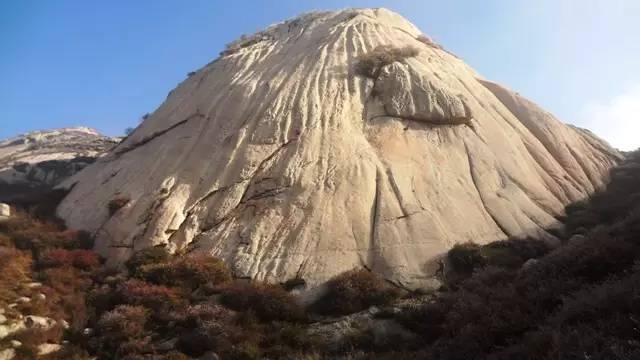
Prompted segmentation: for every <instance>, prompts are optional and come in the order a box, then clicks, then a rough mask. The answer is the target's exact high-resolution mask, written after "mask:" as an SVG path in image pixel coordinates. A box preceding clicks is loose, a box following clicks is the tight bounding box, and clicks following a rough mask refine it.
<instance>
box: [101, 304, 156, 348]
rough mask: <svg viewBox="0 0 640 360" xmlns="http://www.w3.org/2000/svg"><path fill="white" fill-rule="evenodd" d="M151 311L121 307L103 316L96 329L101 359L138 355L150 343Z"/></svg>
mask: <svg viewBox="0 0 640 360" xmlns="http://www.w3.org/2000/svg"><path fill="white" fill-rule="evenodd" d="M148 318H149V310H147V309H146V308H145V307H143V306H129V305H121V306H118V307H117V308H115V309H114V310H112V311H109V312H107V313H105V314H104V315H102V316H101V317H100V319H99V320H98V324H97V325H98V326H97V327H96V331H97V332H96V335H97V339H98V341H97V345H98V349H97V353H98V355H102V356H99V357H100V358H122V357H124V355H126V354H131V353H134V354H135V353H138V352H140V350H142V349H143V348H144V347H145V346H146V345H147V344H148V342H149V338H148V332H147V331H146V326H147V321H148Z"/></svg>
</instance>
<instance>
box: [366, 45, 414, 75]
mask: <svg viewBox="0 0 640 360" xmlns="http://www.w3.org/2000/svg"><path fill="white" fill-rule="evenodd" d="M418 53H419V51H418V49H416V48H414V47H411V46H405V47H402V48H398V47H394V46H391V45H380V46H378V47H376V48H375V49H373V51H371V52H368V53H366V54H364V55H362V56H360V57H358V62H357V63H356V67H355V71H356V74H358V75H360V76H364V77H367V78H372V79H375V78H377V77H378V75H379V74H380V70H381V69H382V68H383V67H384V66H386V65H390V64H393V63H394V62H396V61H400V60H403V59H406V58H410V57H414V56H417V55H418Z"/></svg>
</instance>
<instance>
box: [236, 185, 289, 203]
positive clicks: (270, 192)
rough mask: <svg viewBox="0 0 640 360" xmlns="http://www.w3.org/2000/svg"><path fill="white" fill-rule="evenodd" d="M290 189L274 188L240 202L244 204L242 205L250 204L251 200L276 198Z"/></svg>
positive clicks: (286, 187)
mask: <svg viewBox="0 0 640 360" xmlns="http://www.w3.org/2000/svg"><path fill="white" fill-rule="evenodd" d="M290 187H291V186H280V187H276V188H273V189H267V190H264V191H261V192H259V193H256V194H253V195H251V196H249V197H248V198H246V199H242V200H240V203H241V204H242V203H246V202H249V201H251V200H259V199H264V198H267V197H272V196H276V195H278V194H281V193H283V192H284V191H285V190H286V189H288V188H290Z"/></svg>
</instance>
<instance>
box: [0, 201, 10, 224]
mask: <svg viewBox="0 0 640 360" xmlns="http://www.w3.org/2000/svg"><path fill="white" fill-rule="evenodd" d="M10 216H11V207H10V206H9V204H5V203H0V221H2V220H6V219H8V218H9V217H10Z"/></svg>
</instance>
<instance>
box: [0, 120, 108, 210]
mask: <svg viewBox="0 0 640 360" xmlns="http://www.w3.org/2000/svg"><path fill="white" fill-rule="evenodd" d="M118 141H119V139H117V138H111V137H107V136H104V135H101V134H100V133H98V132H97V131H96V130H93V129H91V128H87V127H70V128H61V129H54V130H43V131H33V132H29V133H26V134H22V135H18V136H15V137H12V138H9V139H6V140H3V141H0V201H12V200H15V199H16V198H21V197H24V196H28V195H29V194H30V193H34V192H40V191H46V190H47V189H50V188H52V187H54V186H55V185H57V184H58V183H60V182H61V181H63V180H65V179H66V178H68V177H69V176H71V175H73V174H75V173H76V172H78V171H80V170H81V169H83V168H84V167H85V166H87V165H88V164H90V163H92V162H93V161H95V159H96V158H97V157H99V156H101V155H102V154H103V153H104V152H105V151H106V150H108V149H109V148H111V147H113V146H114V145H116V144H117V143H118Z"/></svg>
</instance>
